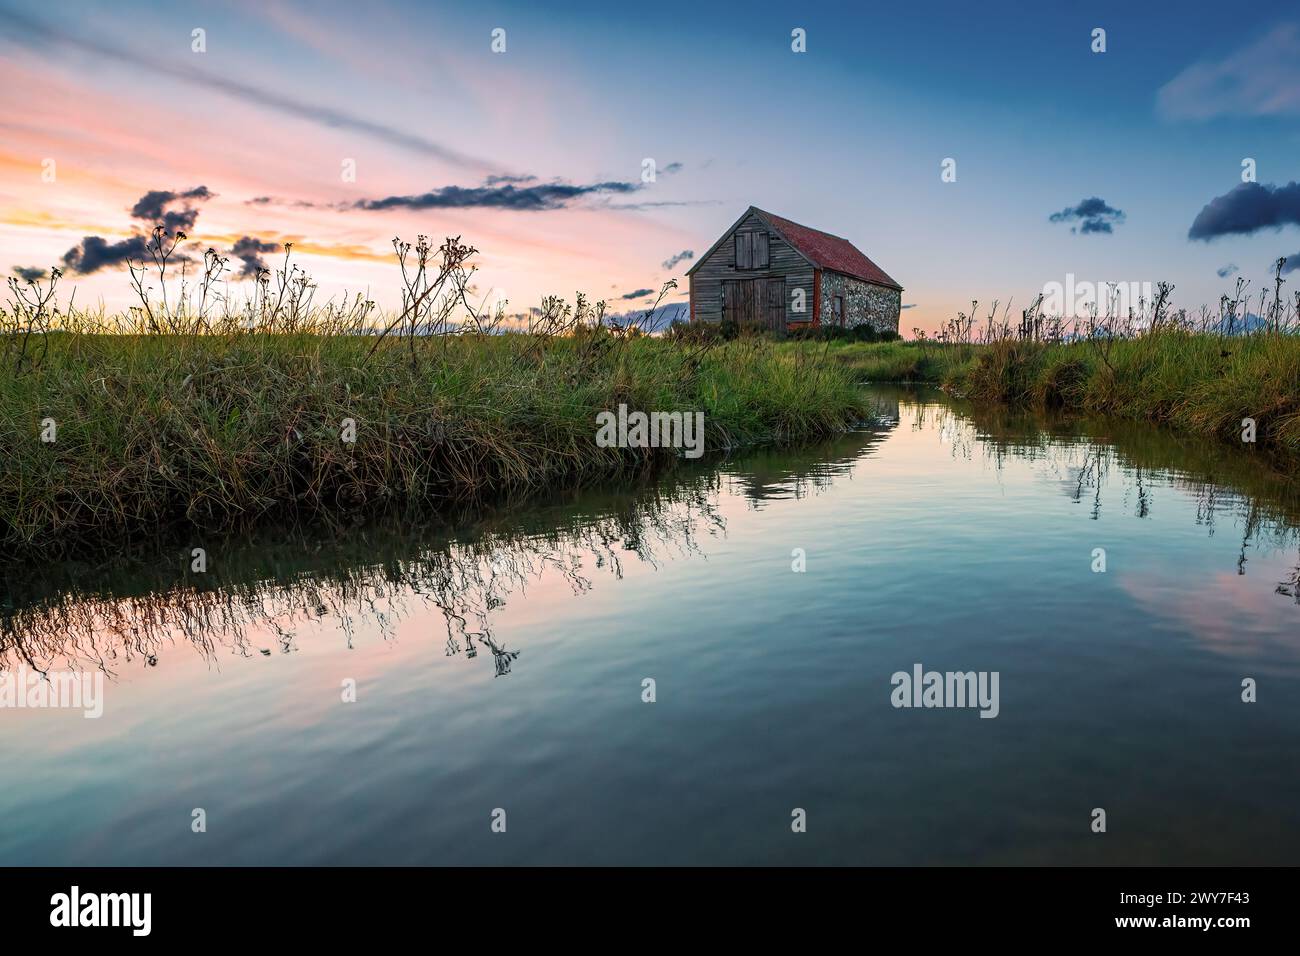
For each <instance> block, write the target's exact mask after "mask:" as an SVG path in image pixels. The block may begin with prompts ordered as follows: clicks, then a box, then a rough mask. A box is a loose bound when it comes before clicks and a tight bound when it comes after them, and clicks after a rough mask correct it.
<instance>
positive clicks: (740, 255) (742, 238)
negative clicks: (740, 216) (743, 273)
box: [736, 232, 754, 269]
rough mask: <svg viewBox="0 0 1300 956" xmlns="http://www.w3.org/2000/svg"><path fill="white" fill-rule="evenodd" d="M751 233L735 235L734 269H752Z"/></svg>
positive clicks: (752, 248) (752, 245)
mask: <svg viewBox="0 0 1300 956" xmlns="http://www.w3.org/2000/svg"><path fill="white" fill-rule="evenodd" d="M753 235H754V234H753V233H752V232H738V233H736V268H737V269H752V268H754V243H753V241H752V239H753Z"/></svg>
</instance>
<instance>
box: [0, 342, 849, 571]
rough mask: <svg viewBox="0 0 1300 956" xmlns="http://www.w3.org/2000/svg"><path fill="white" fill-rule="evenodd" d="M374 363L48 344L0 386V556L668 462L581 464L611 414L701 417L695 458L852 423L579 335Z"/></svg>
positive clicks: (732, 350) (386, 354) (269, 347)
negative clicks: (49, 425) (345, 434)
mask: <svg viewBox="0 0 1300 956" xmlns="http://www.w3.org/2000/svg"><path fill="white" fill-rule="evenodd" d="M374 346H375V339H374V337H373V336H350V335H314V334H299V335H295V334H275V335H265V334H238V335H183V336H171V335H87V334H76V335H73V334H64V333H57V332H55V333H51V334H50V335H49V336H48V352H47V353H45V354H44V355H43V357H42V360H41V361H40V362H39V363H38V364H36V365H35V367H33V368H30V369H27V370H25V371H24V372H23V373H22V374H9V373H8V372H6V373H5V374H3V375H0V447H2V448H3V449H4V453H5V465H4V468H3V470H0V548H2V549H3V550H4V551H5V552H8V553H9V554H10V555H11V556H15V555H16V556H22V555H25V554H31V553H38V552H57V551H61V550H68V549H71V548H73V547H78V546H81V545H85V544H87V543H96V542H97V543H100V544H105V543H115V542H120V541H122V540H124V539H128V538H131V537H134V536H141V535H151V534H158V533H160V532H161V531H163V530H164V529H173V530H174V529H181V530H189V531H195V530H198V531H202V530H209V529H221V528H227V527H230V526H232V525H235V524H239V523H243V522H248V521H253V520H256V519H258V518H260V517H263V516H269V515H277V516H280V517H283V516H285V515H288V516H291V517H295V518H299V517H301V518H305V519H317V518H319V519H322V520H330V521H335V520H340V519H342V518H345V517H347V516H350V515H355V514H357V513H361V512H365V511H373V510H377V509H381V508H389V507H392V506H395V505H421V506H424V505H429V504H433V505H437V504H439V503H440V502H450V501H451V500H463V499H465V498H472V497H479V496H485V495H491V494H493V493H494V492H498V491H505V490H507V489H510V490H517V489H528V488H542V487H548V486H551V485H553V484H555V483H557V482H561V481H582V480H589V479H592V478H595V477H598V476H602V475H611V474H617V473H619V472H626V471H630V470H634V469H638V468H645V467H651V466H655V465H660V464H664V463H668V462H671V461H672V460H674V458H675V456H676V455H677V454H678V453H677V452H676V451H675V450H673V449H664V448H645V449H639V448H627V449H619V448H600V447H598V446H597V445H596V441H595V437H596V431H597V425H596V415H597V413H598V412H600V411H604V410H614V409H616V408H617V407H618V405H619V404H620V403H625V404H626V405H627V406H628V408H629V409H632V410H642V411H683V412H694V411H702V412H703V413H704V422H705V449H706V451H713V450H719V449H726V448H733V447H738V446H742V445H750V444H755V443H764V442H783V441H793V440H801V439H806V438H813V437H818V436H821V435H825V434H828V433H831V432H834V431H837V430H841V429H843V428H845V427H846V426H848V425H849V424H851V423H852V422H854V421H856V420H859V419H860V418H861V417H863V415H864V414H865V413H866V409H865V404H864V400H863V397H862V396H861V394H860V393H859V391H858V390H857V389H856V388H855V387H854V384H853V376H852V374H851V373H850V372H849V371H848V370H846V369H844V368H841V367H839V366H836V365H833V364H831V363H827V362H817V361H816V360H815V359H814V358H813V357H811V356H807V355H798V354H786V353H782V352H781V351H779V349H778V347H777V346H776V345H775V344H774V343H771V342H766V341H762V340H755V339H746V340H739V341H736V342H730V343H721V344H716V345H712V346H708V347H700V346H696V345H692V344H690V343H686V342H676V341H668V340H664V339H661V338H657V337H647V336H633V337H628V336H620V335H616V334H612V333H610V332H607V331H604V330H601V329H597V330H594V331H590V330H588V331H585V332H583V333H581V334H576V335H566V336H533V335H524V334H511V335H473V334H470V335H457V336H446V337H431V338H429V339H428V340H421V339H418V338H417V339H414V340H412V339H409V338H408V339H407V340H405V341H399V340H397V339H391V340H385V341H384V342H383V343H381V344H380V346H379V347H378V349H377V350H376V351H375V352H374V354H373V355H370V354H369V353H370V350H371V349H372V348H373V347H374ZM348 418H350V419H353V420H354V421H355V423H356V441H355V443H352V444H349V443H347V442H345V441H343V440H342V438H341V435H342V429H343V423H344V419H348ZM46 420H52V421H53V423H54V425H55V427H56V428H57V432H56V436H57V440H56V441H54V442H52V443H47V442H43V441H42V440H41V435H42V431H43V426H42V423H43V422H44V421H46Z"/></svg>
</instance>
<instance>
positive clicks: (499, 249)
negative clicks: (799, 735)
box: [0, 0, 1300, 329]
mask: <svg viewBox="0 0 1300 956" xmlns="http://www.w3.org/2000/svg"><path fill="white" fill-rule="evenodd" d="M0 11H4V13H0V58H2V60H0V63H2V65H0V71H2V74H3V79H4V81H5V82H4V83H3V91H2V92H0V103H2V110H0V132H2V133H3V134H4V145H3V146H0V268H5V269H8V268H10V267H12V266H31V265H37V264H42V263H41V261H40V260H41V259H42V258H46V259H50V260H52V261H55V260H58V259H59V258H61V257H62V256H64V255H65V254H66V253H67V252H68V251H69V250H70V248H71V247H73V246H74V244H76V243H78V242H80V241H81V240H83V239H84V238H85V236H86V235H88V234H92V233H93V234H94V235H102V236H104V237H105V238H106V239H107V240H108V241H109V242H119V243H120V242H124V241H126V239H127V238H129V236H130V234H131V233H132V231H133V230H135V229H137V228H138V224H137V223H135V222H133V221H132V219H131V217H130V216H129V215H128V214H127V212H126V210H127V209H129V208H130V207H131V205H132V204H133V202H134V201H135V200H136V199H138V198H139V196H141V195H142V194H143V193H144V192H146V191H149V190H158V189H161V190H176V191H181V190H189V189H192V188H193V187H195V186H198V185H205V186H207V187H208V188H209V189H210V190H211V191H212V192H213V194H214V198H212V199H211V200H210V201H206V202H204V203H203V204H202V206H201V209H200V210H199V214H197V216H196V222H195V226H194V233H195V235H196V237H197V241H200V242H204V243H207V242H213V243H216V244H218V245H220V244H221V243H226V244H228V245H230V246H232V247H233V244H234V242H235V241H237V240H238V239H239V238H241V237H243V236H253V237H256V238H258V239H259V240H263V241H265V242H267V243H269V244H272V245H274V244H275V243H278V242H283V241H290V240H291V241H295V242H296V243H297V244H298V248H299V249H302V250H304V251H303V252H302V253H301V255H303V256H304V257H305V261H306V262H307V263H308V264H309V265H310V266H311V268H312V269H313V271H314V272H315V273H316V274H317V275H318V276H319V278H320V279H321V285H322V290H323V291H325V292H339V291H341V290H342V289H344V288H357V287H364V288H366V289H368V290H370V291H371V292H372V293H373V294H375V295H376V297H378V298H380V299H381V300H382V299H383V298H384V296H386V295H387V294H388V291H390V290H391V291H394V292H395V286H396V283H395V281H394V278H395V277H394V275H393V270H392V268H391V266H388V265H387V264H386V263H385V262H384V257H385V256H386V254H387V244H388V242H389V240H390V239H391V237H392V236H393V235H395V234H399V235H404V236H406V237H413V236H414V235H415V234H416V233H417V232H424V233H427V234H429V235H433V236H438V237H440V236H442V235H446V234H453V235H454V234H462V235H464V236H465V237H466V238H467V239H468V240H469V241H472V242H473V243H474V244H475V245H477V246H478V247H479V248H480V249H481V250H482V251H483V254H482V261H483V271H482V273H481V280H482V284H481V288H482V290H483V291H484V293H485V294H489V293H490V294H494V295H497V296H500V297H501V298H507V299H508V300H509V302H510V304H511V306H512V307H517V308H526V307H527V306H528V305H533V304H536V302H537V300H538V299H539V298H540V296H541V295H544V294H547V293H552V292H553V293H559V294H563V295H567V296H571V295H572V293H573V292H574V291H575V290H578V289H581V290H584V291H586V292H588V293H590V294H591V295H592V296H593V297H595V298H609V299H611V301H614V302H617V303H619V307H620V308H621V307H623V306H625V305H628V304H633V305H634V304H639V302H640V301H641V300H640V299H636V298H634V299H630V300H624V299H623V296H624V295H627V294H629V293H633V292H636V291H637V290H641V289H646V288H657V287H658V286H659V285H660V284H661V283H662V282H663V281H665V280H666V279H668V278H672V277H677V278H679V279H680V278H681V276H682V273H684V271H685V269H686V268H687V267H688V266H689V264H690V260H684V261H683V262H680V263H679V264H677V265H675V266H674V267H672V268H669V269H665V268H664V267H663V265H662V264H663V263H664V262H665V261H668V260H669V259H670V257H672V256H674V255H676V254H678V253H680V252H682V251H684V250H691V251H693V252H695V253H697V254H698V253H700V252H703V250H705V249H707V248H708V246H709V245H710V244H711V243H712V242H713V240H714V239H716V238H717V236H718V234H720V232H721V231H722V230H723V229H724V228H725V227H726V226H727V225H729V224H730V223H731V222H732V221H733V220H734V219H735V218H736V217H737V215H739V213H740V212H741V211H742V210H743V209H744V208H745V207H746V206H748V205H750V204H753V205H757V206H760V207H763V208H766V209H769V210H771V211H772V212H775V213H778V214H779V215H782V216H785V217H787V218H790V219H794V220H796V221H799V222H803V223H805V224H807V225H810V226H813V227H816V228H820V229H824V230H826V231H828V232H832V233H836V234H838V235H842V236H845V237H847V238H849V239H851V240H852V241H854V242H855V243H856V244H857V245H858V246H859V247H860V248H861V249H862V250H863V251H864V252H866V253H867V254H868V255H869V256H871V257H872V258H873V259H875V260H876V261H877V262H878V263H879V264H880V265H881V266H882V267H883V268H884V269H885V270H886V271H888V272H889V273H890V274H891V275H893V276H894V277H895V278H896V279H898V281H899V282H901V283H902V284H903V286H904V287H905V288H906V290H907V291H906V293H905V296H904V301H905V302H907V303H909V304H912V305H914V306H915V311H910V312H908V313H905V315H904V319H903V323H902V324H903V326H904V328H910V327H911V326H912V325H920V326H921V327H924V328H931V329H932V328H934V327H936V326H937V325H938V324H939V323H941V322H942V321H944V320H945V319H946V318H947V317H949V316H951V315H952V314H953V313H954V312H955V311H956V310H957V309H958V308H967V307H968V306H969V301H970V300H971V299H978V300H980V301H981V303H984V304H987V303H988V302H990V301H991V300H992V299H994V298H1000V299H1002V300H1003V301H1005V300H1006V299H1007V298H1008V297H1013V298H1014V301H1015V303H1016V304H1017V305H1024V304H1027V302H1028V301H1029V300H1030V299H1031V298H1032V297H1033V295H1034V294H1036V293H1037V292H1039V291H1041V290H1042V288H1043V286H1044V285H1045V284H1046V283H1049V282H1064V281H1065V278H1066V275H1067V273H1073V274H1074V275H1075V276H1076V277H1078V278H1079V279H1082V280H1087V281H1102V282H1111V281H1113V282H1125V283H1130V282H1151V283H1154V282H1156V281H1159V280H1166V281H1170V282H1173V283H1175V285H1176V291H1175V294H1174V298H1175V303H1176V304H1177V305H1181V306H1187V307H1190V308H1196V307H1199V306H1200V305H1201V304H1202V303H1207V304H1211V305H1213V304H1215V303H1217V301H1218V298H1219V295H1220V294H1221V293H1222V292H1224V291H1228V290H1229V289H1230V287H1231V284H1232V282H1233V281H1234V279H1235V276H1228V277H1226V278H1220V277H1219V276H1218V275H1217V271H1218V270H1220V269H1221V268H1223V267H1226V266H1228V265H1235V266H1236V267H1237V268H1238V269H1239V274H1241V275H1245V276H1247V277H1249V278H1251V279H1252V280H1253V283H1254V288H1258V287H1259V285H1260V284H1261V283H1262V282H1263V281H1264V280H1265V278H1266V273H1265V268H1266V266H1267V264H1268V263H1269V262H1271V261H1272V260H1273V259H1275V258H1276V257H1277V256H1279V255H1291V254H1295V253H1300V224H1297V223H1296V222H1295V221H1294V217H1290V213H1289V212H1288V211H1287V210H1288V209H1289V206H1287V202H1289V200H1288V199H1286V198H1285V197H1283V196H1282V194H1281V193H1277V194H1274V193H1272V192H1261V193H1260V196H1261V197H1262V198H1263V199H1264V200H1265V201H1266V202H1274V200H1276V202H1275V203H1274V204H1275V205H1276V206H1277V207H1278V209H1280V210H1281V212H1280V213H1279V215H1280V217H1281V218H1280V219H1278V218H1276V217H1275V219H1274V220H1273V221H1275V222H1279V223H1280V224H1281V228H1280V229H1276V228H1273V227H1272V226H1268V227H1265V228H1258V229H1251V230H1250V231H1247V232H1240V231H1238V232H1236V233H1232V234H1226V235H1223V236H1221V237H1218V238H1214V239H1212V240H1210V241H1208V242H1207V241H1192V240H1189V239H1188V237H1187V234H1188V229H1189V227H1190V226H1191V223H1192V222H1193V220H1194V219H1195V218H1196V217H1197V215H1198V213H1199V212H1200V211H1201V210H1202V208H1203V207H1204V206H1205V205H1206V204H1207V203H1209V202H1211V200H1213V199H1215V198H1216V197H1221V196H1225V195H1227V194H1229V193H1230V192H1231V191H1232V190H1234V189H1235V188H1236V187H1238V186H1239V185H1240V184H1241V181H1242V180H1241V173H1242V167H1241V163H1242V160H1243V159H1245V158H1247V157H1249V158H1252V159H1254V160H1255V162H1256V169H1257V177H1258V181H1259V184H1261V186H1277V187H1282V186H1285V184H1287V183H1289V182H1291V181H1293V180H1295V179H1297V178H1300V173H1298V170H1297V167H1298V166H1300V163H1297V159H1296V158H1297V156H1300V125H1298V124H1297V120H1300V7H1297V6H1296V5H1295V4H1294V3H1291V4H1283V3H1267V2H1263V3H1255V4H1251V5H1249V6H1243V7H1240V8H1239V9H1237V10H1236V11H1232V13H1231V15H1229V13H1226V12H1225V11H1224V10H1223V8H1222V6H1221V5H1214V6H1211V5H1209V4H1199V3H1179V4H1173V3H1143V4H1132V3H1129V4H1118V3H1116V4H1107V3H1088V4H1038V5H1025V4H1000V3H993V4H971V3H954V2H931V3H928V4H924V5H920V4H890V5H885V4H861V3H859V4H793V3H754V4H746V5H743V6H740V5H735V4H726V5H723V4H710V3H705V2H696V3H657V4H653V5H634V4H614V5H604V4H594V3H564V4H555V5H547V7H546V8H545V9H541V8H539V7H538V6H537V5H531V4H510V3H487V4H474V5H468V4H466V5H451V4H436V3H435V4H429V3H384V2H374V3H368V4H367V5H365V7H364V8H359V7H357V6H356V5H354V4H341V3H340V4H332V3H324V4H313V5H310V6H308V5H306V4H302V5H294V4H285V3H279V4H269V5H268V4H262V3H254V2H251V0H248V2H237V3H232V4H229V5H226V6H223V7H221V8H213V7H212V6H211V5H198V4H187V3H168V4H159V5H152V4H140V3H130V2H127V3H122V4H115V5H114V6H113V8H112V9H111V10H109V9H107V8H104V7H103V6H102V5H94V4H76V3H72V4H61V5H60V9H59V10H58V11H54V10H52V9H51V8H50V7H49V5H44V4H20V3H17V2H15V0H0ZM6 16H7V17H8V19H7V20H6V19H4V18H5V17H6ZM15 18H21V19H17V20H16V19H15ZM32 22H35V23H38V24H42V25H44V26H45V27H46V28H47V30H45V31H42V30H38V31H35V32H33V31H32V30H31V29H29V28H28V27H29V26H30V24H31V23H32ZM20 25H21V27H22V28H19V26H20ZM195 27H202V28H203V29H204V30H205V31H206V41H207V49H206V51H205V52H204V53H203V54H202V55H197V54H195V53H194V52H193V51H192V50H191V30H192V29H193V28H195ZM1098 27H1100V28H1102V29H1104V30H1105V31H1106V51H1105V52H1104V53H1094V52H1092V50H1091V44H1092V35H1091V34H1092V31H1093V29H1094V28H1098ZM498 28H500V29H504V30H505V31H506V33H505V40H506V50H505V52H504V53H494V52H493V51H492V50H491V49H490V44H491V34H492V31H493V30H494V29H498ZM795 28H802V29H804V30H806V32H807V52H805V53H794V52H793V51H792V50H791V37H790V34H791V30H793V29H795ZM131 57H139V58H140V60H141V62H142V63H143V68H141V67H138V66H137V67H133V66H131V65H130V58H131ZM187 71H189V72H187ZM191 73H192V74H193V75H190V74H191ZM407 139H414V140H416V141H417V142H414V143H412V142H409V141H406V140H407ZM51 157H53V158H55V159H57V160H58V163H59V169H60V176H59V179H58V181H57V182H55V183H49V182H43V181H42V180H41V179H40V176H39V173H40V169H41V162H42V160H44V159H46V158H51ZM344 158H353V159H355V160H356V165H357V170H358V173H357V177H356V181H355V182H340V178H339V175H338V169H339V163H340V161H341V159H344ZM646 158H653V159H654V160H655V161H656V163H657V166H658V169H659V175H658V176H657V178H656V181H655V182H654V183H652V184H644V183H641V171H642V164H643V161H644V160H645V159H646ZM945 158H952V159H954V160H955V161H956V180H955V181H954V182H942V181H941V178H940V171H941V167H940V164H941V162H942V161H943V160H944V159H945ZM672 164H680V167H679V168H678V167H674V166H672ZM669 168H675V169H676V171H673V172H667V171H666V170H668V169H669ZM489 176H512V177H516V178H520V179H521V182H520V185H519V186H518V187H517V190H524V189H527V188H531V187H533V186H537V185H546V184H554V183H561V184H566V185H576V186H579V187H587V186H595V185H597V184H610V183H624V184H628V187H629V189H628V191H627V192H618V191H610V190H596V191H592V192H582V191H579V192H578V193H576V194H575V195H573V196H572V197H569V198H566V199H564V200H563V201H559V200H554V199H547V200H546V201H545V203H543V204H542V205H539V206H536V207H532V208H528V209H522V208H507V207H505V206H503V205H501V204H500V203H499V202H498V200H499V199H500V196H499V195H497V194H490V195H487V196H486V198H484V199H483V200H482V201H483V202H485V203H486V204H485V205H474V203H476V202H479V201H480V199H479V198H476V197H479V195H480V194H478V193H471V192H465V191H466V190H474V189H478V188H482V187H483V185H484V183H485V182H486V181H487V178H488V177H489ZM522 177H535V179H532V180H528V181H522ZM449 189H451V190H454V192H448V191H447V190H449ZM418 196H425V197H431V198H427V199H426V200H424V201H423V204H421V203H410V202H407V201H405V200H404V199H403V197H418ZM256 197H263V198H269V199H270V200H272V201H271V202H267V203H264V204H262V205H252V204H250V202H249V200H251V199H253V198H256ZM393 197H397V198H396V200H394V199H393ZM464 197H469V198H464ZM512 197H513V198H516V199H517V198H519V195H518V191H516V192H514V193H512ZM1093 197H1096V198H1098V199H1100V200H1103V201H1104V203H1105V204H1106V205H1107V206H1109V207H1111V208H1113V209H1117V210H1120V211H1122V213H1123V217H1122V219H1120V218H1119V217H1111V218H1110V219H1109V220H1108V222H1109V224H1110V228H1111V231H1110V232H1108V233H1107V232H1091V233H1084V232H1081V231H1079V230H1078V228H1077V227H1078V226H1079V225H1080V222H1081V221H1080V220H1078V219H1074V220H1066V221H1060V222H1053V221H1051V220H1050V218H1049V217H1050V216H1051V215H1052V214H1053V213H1060V212H1061V211H1062V210H1065V209H1067V208H1071V207H1075V206H1077V205H1078V204H1079V203H1081V202H1082V201H1084V200H1086V199H1090V198H1093ZM462 200H463V201H462ZM367 204H369V205H367ZM1072 226H1073V227H1075V228H1074V231H1072ZM76 278H77V281H78V282H79V284H84V285H85V286H86V287H87V291H88V292H89V293H90V294H91V296H92V297H93V296H100V297H102V298H104V299H105V300H106V301H107V302H109V303H110V304H113V303H115V302H117V301H118V297H119V295H125V293H126V291H127V290H126V287H125V281H124V276H123V275H121V274H120V270H117V271H115V270H114V269H112V268H109V267H107V266H105V267H104V268H102V269H100V270H98V271H95V272H93V273H90V274H86V275H84V276H80V277H76ZM684 291H685V282H684V281H683V282H682V289H681V292H682V293H683V294H684ZM982 311H983V306H982V307H981V312H982Z"/></svg>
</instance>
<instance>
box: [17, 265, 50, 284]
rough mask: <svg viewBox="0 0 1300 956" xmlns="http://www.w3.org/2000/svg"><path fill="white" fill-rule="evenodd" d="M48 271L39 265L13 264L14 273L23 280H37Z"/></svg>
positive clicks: (42, 277)
mask: <svg viewBox="0 0 1300 956" xmlns="http://www.w3.org/2000/svg"><path fill="white" fill-rule="evenodd" d="M48 271H49V270H48V269H42V268H41V267H40V266H14V275H16V276H17V277H18V278H20V279H22V280H23V281H24V282H39V281H40V280H41V279H44V278H45V276H46V274H47V273H48Z"/></svg>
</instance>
